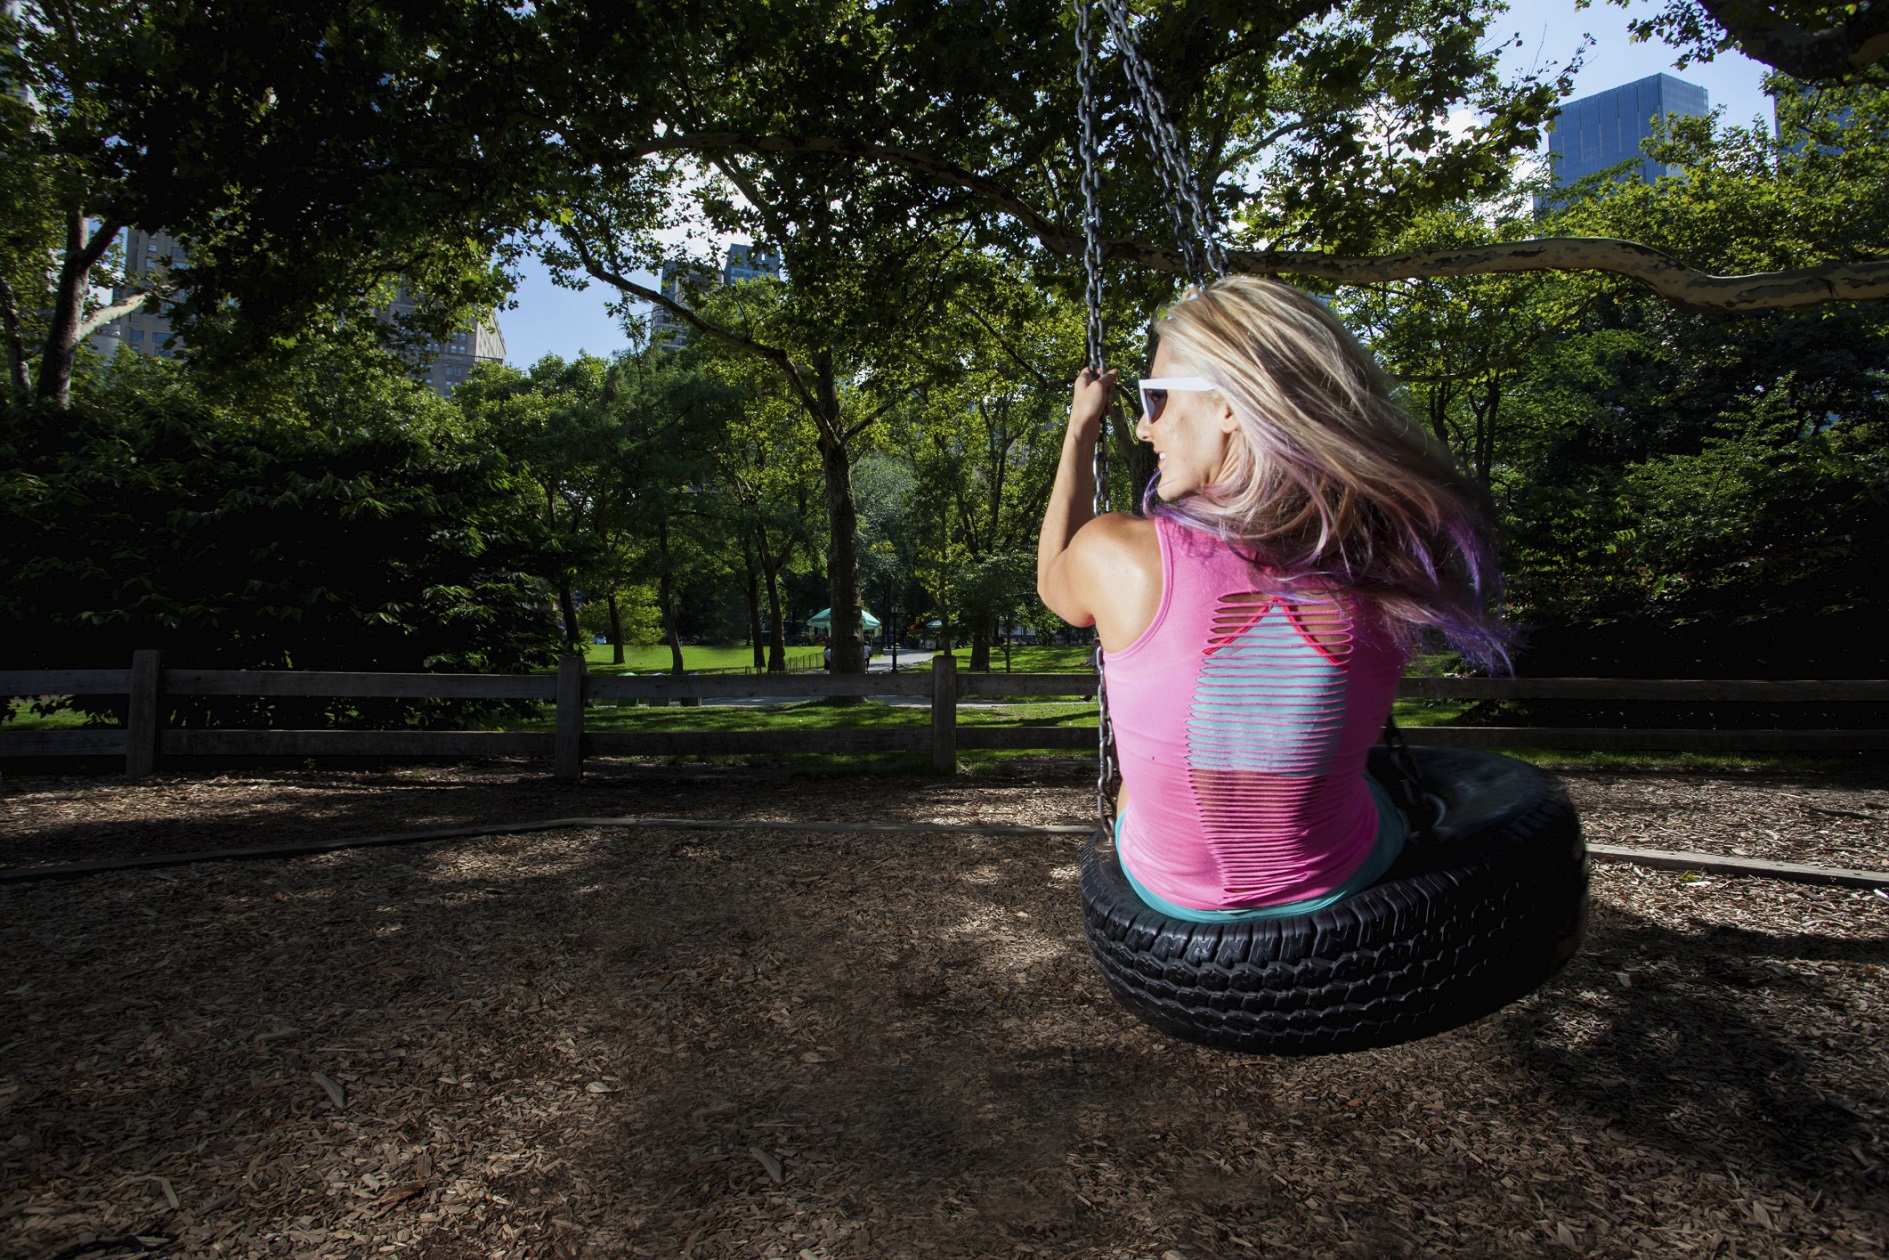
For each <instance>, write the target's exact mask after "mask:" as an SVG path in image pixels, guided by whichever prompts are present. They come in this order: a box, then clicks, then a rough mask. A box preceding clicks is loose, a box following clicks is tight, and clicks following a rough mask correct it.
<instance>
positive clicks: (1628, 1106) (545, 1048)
mask: <svg viewBox="0 0 1889 1260" xmlns="http://www.w3.org/2000/svg"><path fill="white" fill-rule="evenodd" d="M677 773H678V772H677V771H675V770H665V771H656V770H647V771H646V770H644V769H637V768H625V769H624V770H623V771H622V773H620V774H617V775H614V776H613V775H610V774H604V775H600V776H598V777H597V779H596V780H595V781H594V782H587V783H586V784H584V785H580V786H578V787H576V788H566V789H557V788H555V787H554V786H552V785H547V784H545V783H543V781H542V777H541V776H542V771H541V769H539V768H536V767H523V766H517V767H507V766H503V765H493V766H485V767H468V768H464V769H457V770H447V769H436V770H433V771H429V772H428V777H427V778H425V779H415V778H413V777H412V776H411V775H410V774H409V775H404V776H403V775H399V774H381V773H366V772H363V773H361V774H355V775H350V774H345V773H341V772H321V773H315V772H295V773H287V772H282V773H253V774H246V775H230V776H225V777H222V778H215V777H209V776H200V777H195V778H193V777H189V776H181V775H179V776H170V777H166V778H163V779H160V780H158V781H155V782H152V783H149V784H125V783H122V782H117V781H113V780H109V779H97V780H79V779H62V780H51V779H48V780H28V781H19V780H11V779H10V780H9V781H8V783H7V791H8V795H7V796H6V797H5V798H3V799H0V808H3V811H4V812H3V814H0V819H3V821H0V827H4V838H0V864H5V865H19V864H22V863H24V862H29V861H47V860H73V859H77V858H97V857H100V856H108V855H111V854H113V853H118V854H126V853H131V852H139V851H153V850H154V849H161V848H163V847H166V846H169V847H174V848H189V849H200V848H211V847H221V846H223V845H227V844H229V843H231V841H232V838H233V837H247V838H248V839H249V841H250V842H251V843H279V842H281V841H283V840H286V839H293V838H295V837H297V836H299V835H319V834H335V833H336V832H337V830H340V831H343V832H348V831H352V832H360V833H365V832H372V831H388V830H398V829H400V828H401V827H406V826H426V825H433V826H437V825H443V824H447V823H451V822H456V821H465V822H490V821H495V820H498V819H506V818H529V817H553V816H559V815H573V814H603V813H611V814H619V813H668V814H693V815H695V816H698V817H727V818H769V817H772V818H782V819H788V818H803V819H806V818H852V819H875V820H892V821H897V820H917V819H928V820H936V821H949V820H970V819H980V820H982V821H987V822H1068V821H1080V820H1081V819H1082V818H1083V816H1084V814H1085V811H1086V789H1085V787H1084V785H1083V783H1082V781H1081V772H1080V770H1079V769H1075V768H1067V767H1059V766H1057V765H1054V764H1052V763H1050V762H1049V761H1047V760H1046V761H1045V762H1044V763H1043V764H1042V765H1039V766H1036V767H1035V768H1033V769H1032V768H1028V767H1024V768H1013V769H1011V770H1010V771H1007V772H1006V773H1005V774H1002V775H995V776H991V777H988V778H983V779H973V778H960V779H958V780H955V781H951V782H949V783H940V782H935V781H926V780H892V779H888V780H857V779H855V780H805V779H791V780H784V781H767V780H761V779H757V778H755V777H754V776H753V775H751V774H749V775H746V776H745V777H743V776H741V775H737V774H734V773H732V772H731V773H729V774H727V775H717V774H707V775H703V776H698V777H697V778H698V781H696V782H677V781H676V780H675V778H674V776H675V775H676V774H677ZM1568 778H1569V782H1570V787H1571V789H1572V791H1573V792H1574V794H1575V796H1576V798H1577V800H1578V801H1579V802H1580V804H1581V807H1582V810H1583V815H1584V821H1585V823H1586V826H1587V829H1588V833H1589V835H1590V836H1592V837H1593V838H1595V839H1605V840H1607V841H1609V842H1613V843H1623V844H1633V843H1640V844H1646V845H1648V846H1650V847H1661V848H1696V849H1711V848H1714V847H1715V846H1716V851H1720V852H1736V851H1738V850H1740V849H1743V850H1744V851H1746V852H1747V853H1748V855H1751V856H1765V857H1776V858H1780V859H1783V860H1789V861H1806V862H1823V863H1826V864H1832V865H1847V866H1858V867H1866V868H1874V869H1882V868H1883V867H1885V866H1889V861H1886V860H1885V857H1884V841H1885V823H1884V821H1883V813H1882V806H1881V802H1883V801H1884V800H1885V799H1889V791H1885V788H1884V785H1883V784H1881V783H1871V782H1868V781H1848V780H1844V781H1837V780H1825V779H1818V778H1815V777H1799V778H1784V779H1779V778H1775V777H1774V778H1769V779H1766V778H1763V777H1757V776H1740V775H1730V776H1719V777H1703V776H1684V775H1655V776H1632V775H1625V774H1621V773H1618V772H1609V773H1606V774H1574V775H1569V776H1568ZM409 793H411V795H409ZM1077 848H1078V845H1077V842H1076V840H1075V839H1074V838H1067V837H1065V838H1057V839H1043V838H1034V837H995V836H981V835H969V836H942V837H941V836H918V837H909V836H901V837H885V836H868V835H863V834H857V833H854V834H835V835H808V834H798V833H785V832H766V831H759V832H709V833H701V832H696V833H680V832H658V831H636V830H626V829H601V830H595V831H567V832H549V833H540V834H534V835H528V836H515V837H500V838H493V839H481V840H475V841H460V842H441V843H434V844H425V845H416V846H411V847H401V848H393V849H379V850H363V851H356V852H343V853H335V854H329V855H325V856H320V857H311V858H302V859H295V860H281V861H277V860H271V861H253V862H245V863H219V864H209V865H200V866H188V867H181V868H176V869H172V870H166V871H161V872H148V871H147V872H135V873H122V874H111V875H103V876H97V877H92V878H88V879H83V880H74V881H58V882H45V883H35V884H23V885H15V886H10V887H4V888H0V985H3V986H4V992H3V993H0V1255H4V1256H8V1257H12V1256H18V1257H22V1258H26V1257H32V1258H35V1260H38V1258H46V1260H50V1258H51V1257H53V1256H57V1255H59V1254H60V1253H61V1252H62V1251H65V1250H67V1249H70V1248H73V1247H75V1246H78V1245H81V1244H84V1243H87V1242H89V1241H91V1240H94V1239H98V1238H120V1237H124V1236H130V1235H138V1236H143V1237H145V1238H147V1239H151V1240H153V1241H155V1240H156V1239H157V1238H158V1236H160V1235H162V1236H169V1237H170V1238H172V1239H173V1240H174V1241H172V1242H171V1243H170V1244H168V1245H167V1246H165V1247H164V1254H167V1255H175V1256H193V1257H194V1256H265V1255H267V1256H293V1257H297V1258H300V1260H307V1258H312V1257H339V1256H375V1255H382V1254H386V1255H408V1256H414V1257H433V1258H438V1260H473V1258H475V1257H479V1258H484V1257H491V1258H493V1260H501V1258H504V1257H520V1258H523V1257H575V1256H590V1255H597V1256H610V1255H639V1256H660V1257H676V1256H691V1257H709V1256H750V1257H752V1256H760V1257H770V1258H772V1257H781V1258H785V1260H806V1258H809V1257H812V1258H816V1260H817V1258H823V1257H839V1256H865V1257H878V1256H886V1257H913V1258H927V1260H928V1258H931V1257H956V1256H964V1257H986V1256H997V1257H1008V1256H1055V1257H1109V1258H1120V1260H1129V1258H1138V1260H1139V1258H1145V1260H1155V1258H1158V1257H1167V1258H1168V1260H1173V1257H1176V1256H1178V1257H1185V1258H1187V1260H1196V1258H1199V1260H1205V1258H1206V1257H1219V1256H1233V1255H1244V1254H1253V1255H1268V1256H1321V1257H1322V1256H1332V1255H1357V1256H1368V1257H1376V1256H1415V1255H1438V1256H1541V1255H1560V1254H1570V1255H1571V1254H1581V1255H1593V1256H1609V1257H1612V1256H1622V1257H1624V1256H1659V1257H1665V1256H1697V1257H1729V1256H1733V1255H1737V1256H1752V1257H1757V1256H1767V1257H1768V1256H1778V1257H1784V1256H1880V1255H1883V1254H1885V1239H1886V1238H1889V1127H1886V1122H1889V1048H1886V1047H1889V978H1886V976H1885V972H1886V971H1889V900H1885V899H1883V898H1881V897H1879V896H1877V895H1875V894H1874V893H1871V892H1867V891H1859V890H1855V889H1841V888H1821V887H1807V886H1800V885H1791V884H1785V883H1780V882H1776V881H1770V880H1761V879H1731V878H1705V879H1700V878H1697V877H1689V876H1687V875H1685V874H1682V873H1672V872H1652V871H1642V870H1636V869H1633V868H1625V867H1611V866H1607V867H1597V868H1596V869H1595V872H1594V881H1595V883H1594V915H1593V922H1592V926H1591V929H1590V933H1589V938H1588V943H1587V946H1586V948H1585V950H1584V952H1583V953H1582V954H1581V955H1580V956H1579V957H1578V958H1577V959H1576V961H1575V962H1574V963H1573V964H1572V965H1571V966H1570V967H1569V968H1568V969H1567V970H1566V971H1565V972H1563V973H1562V974H1561V975H1560V976H1559V977H1557V978H1556V979H1555V980H1554V981H1553V982H1551V983H1550V984H1549V986H1548V987H1547V988H1545V989H1544V990H1543V991H1542V992H1540V993H1538V994H1536V995H1535V996H1533V997H1531V998H1529V999H1527V1000H1525V1001H1523V1002H1521V1003H1518V1004H1517V1005H1515V1006H1513V1007H1511V1008H1509V1009H1508V1010H1506V1011H1504V1012H1502V1013H1500V1014H1499V1015H1497V1016H1494V1017H1492V1018H1490V1019H1487V1020H1484V1021H1481V1022H1480V1023H1477V1024H1475V1025H1473V1026H1471V1027H1469V1028H1466V1029H1463V1030H1460V1031H1458V1032H1456V1033H1453V1034H1450V1035H1447V1036H1443V1037H1438V1038H1433V1039H1431V1040H1428V1041H1424V1042H1420V1043H1417V1044H1414V1045H1409V1046H1403V1047H1396V1048H1391V1049H1386V1050H1379V1051H1372V1052H1367V1053H1363V1054H1356V1055H1349V1056H1342V1057H1336V1058H1323V1059H1304V1060H1294V1059H1265V1058H1253V1057H1239V1056H1228V1055H1223V1054H1217V1053H1214V1052H1210V1051H1205V1050H1201V1049H1198V1048H1196V1047H1192V1046H1188V1045H1184V1044H1180V1043H1176V1042H1173V1041H1169V1040H1166V1039H1164V1038H1162V1037H1160V1036H1158V1035H1156V1034H1154V1033H1153V1032H1151V1031H1149V1030H1147V1029H1145V1028H1143V1027H1141V1026H1140V1025H1138V1024H1135V1023H1134V1022H1132V1021H1131V1020H1129V1019H1127V1018H1125V1017H1124V1016H1123V1015H1122V1013H1121V1012H1120V1011H1119V1009H1118V1008H1117V1007H1115V1005H1114V1004H1113V1002H1112V1001H1111V1000H1110V998H1109V996H1108V994H1107V992H1106V990H1105V989H1104V988H1103V986H1102V983H1101V980H1100V978H1099V976H1098V975H1097V973H1096V972H1095V970H1094V968H1093V966H1092V965H1091V964H1090V962H1089V960H1088V958H1087V955H1086V951H1085V948H1084V945H1083V942H1082V936H1081V930H1080V926H1079V917H1078V894H1077V889H1076V878H1075V875H1076V872H1075V858H1076V852H1077ZM89 1254H91V1255H95V1256H122V1255H130V1254H132V1251H131V1249H130V1248H129V1247H120V1248H118V1249H115V1250H100V1251H94V1252H91V1253H89Z"/></svg>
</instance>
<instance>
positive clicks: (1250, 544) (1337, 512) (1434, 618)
mask: <svg viewBox="0 0 1889 1260" xmlns="http://www.w3.org/2000/svg"><path fill="white" fill-rule="evenodd" d="M1158 332H1159V334H1160V336H1161V339H1162V341H1163V342H1165V343H1166V344H1167V345H1168V346H1170V347H1171V348H1172V351H1173V353H1174V355H1175V357H1176V358H1178V359H1180V360H1181V361H1183V362H1184V363H1186V364H1187V365H1188V367H1189V368H1191V369H1192V370H1193V371H1194V372H1196V373H1198V374H1199V375H1200V376H1203V377H1205V378H1206V379H1207V380H1209V381H1212V382H1213V384H1214V385H1215V386H1216V387H1217V388H1218V389H1219V391H1220V394H1221V396H1222V397H1224V398H1225V400H1226V402H1227V404H1228V406H1229V407H1230V408H1231V409H1232V412H1233V415H1234V418H1235V420H1236V421H1237V423H1238V427H1237V429H1236V430H1235V432H1234V434H1233V438H1232V441H1231V442H1230V443H1229V455H1228V458H1229V461H1230V467H1229V470H1228V475H1227V476H1225V477H1224V478H1223V479H1222V481H1220V482H1217V483H1216V484H1214V485H1210V486H1206V487H1204V488H1202V489H1201V490H1200V491H1199V492H1197V493H1195V494H1192V495H1189V496H1187V497H1185V498H1183V499H1180V500H1178V501H1177V502H1175V503H1172V504H1164V503H1158V502H1157V501H1156V499H1155V495H1154V486H1153V485H1150V487H1149V492H1148V497H1147V500H1146V505H1147V510H1149V511H1150V512H1155V513H1159V514H1161V515H1165V516H1169V517H1171V518H1176V519H1179V520H1182V521H1184V522H1185V523H1187V524H1190V525H1193V526H1195V527H1197V528H1202V529H1206V530H1210V531H1212V532H1213V533H1215V534H1218V535H1219V536H1220V537H1221V538H1223V539H1224V540H1226V541H1227V542H1228V543H1230V544H1232V545H1234V546H1236V547H1239V548H1241V549H1242V550H1247V551H1250V552H1251V553H1252V556H1253V560H1254V562H1255V564H1256V565H1258V566H1259V568H1260V571H1261V573H1262V580H1263V581H1265V582H1266V583H1267V584H1268V585H1269V586H1270V587H1273V588H1275V589H1277V590H1279V591H1280V592H1281V593H1284V592H1285V591H1287V590H1290V589H1305V588H1306V587H1307V586H1308V585H1335V586H1342V587H1346V588H1349V589H1352V590H1356V591H1357V592H1359V593H1360V594H1364V595H1367V596H1369V597H1371V599H1372V600H1374V601H1375V603H1376V604H1377V605H1378V607H1379V608H1380V609H1381V610H1382V612H1383V613H1384V615H1385V617H1386V619H1387V621H1388V622H1389V623H1390V624H1391V625H1392V627H1393V628H1394V629H1397V630H1398V631H1399V632H1401V633H1402V634H1403V635H1404V637H1405V638H1406V641H1407V642H1408V641H1414V640H1416V639H1419V638H1422V637H1425V636H1426V633H1434V634H1435V635H1439V636H1441V637H1442V638H1444V639H1446V640H1448V641H1449V642H1450V643H1451V644H1452V645H1454V646H1455V647H1456V648H1457V649H1458V650H1459V651H1461V652H1462V653H1463V654H1464V655H1465V656H1468V657H1470V658H1471V659H1473V660H1475V661H1476V662H1478V663H1479V664H1482V665H1484V666H1499V665H1506V664H1507V659H1508V654H1507V644H1508V642H1509V639H1510V637H1511V632H1510V630H1509V629H1508V627H1507V626H1506V625H1505V624H1504V623H1503V622H1502V620H1501V618H1500V617H1499V616H1498V615H1497V614H1496V613H1495V612H1494V611H1492V607H1491V606H1492V604H1493V603H1494V602H1495V600H1496V598H1497V596H1498V594H1499V591H1500V584H1501V578H1500V574H1499V572H1498V570H1497V568H1496V564H1495V551H1494V546H1493V544H1492V541H1491V535H1492V526H1491V518H1490V513H1489V511H1488V508H1487V496H1486V494H1484V493H1483V491H1482V489H1481V487H1480V486H1478V485H1476V483H1475V482H1473V481H1472V480H1471V479H1470V478H1468V477H1467V476H1465V475H1464V474H1463V473H1462V471H1461V470H1460V469H1459V468H1458V467H1457V464H1456V461H1455V459H1454V458H1453V457H1452V456H1451V454H1450V452H1449V451H1448V449H1447V448H1445V447H1444V446H1443V445H1442V444H1441V443H1440V442H1438V441H1437V440H1436V439H1435V438H1433V437H1431V436H1430V435H1429V434H1428V433H1426V432H1424V430H1423V429H1422V427H1421V426H1419V425H1418V424H1417V422H1416V421H1415V420H1413V419H1412V418H1411V416H1410V414H1409V413H1408V412H1407V411H1405V410H1404V408H1403V407H1402V406H1400V405H1399V404H1398V403H1397V401H1396V400H1395V399H1394V398H1393V397H1392V393H1391V388H1392V387H1391V384H1390V381H1389V379H1388V378H1387V377H1385V375H1384V373H1383V372H1382V370H1380V369H1379V368H1378V366H1377V364H1376V363H1375V362H1374V361H1373V360H1372V358H1371V355H1370V353H1369V352H1368V351H1366V350H1365V349H1364V347H1363V346H1360V345H1359V344H1358V342H1357V340H1356V339H1355V338H1353V337H1352V336H1351V334H1350V333H1348V332H1347V331H1345V329H1344V327H1343V325H1341V324H1339V322H1338V321H1337V320H1336V319H1334V318H1333V317H1332V315H1331V313H1330V312H1329V311H1327V310H1326V309H1325V308H1324V307H1323V306H1322V305H1321V304H1319V303H1318V302H1317V301H1315V300H1314V299H1312V298H1311V297H1308V296H1307V295H1306V294H1304V293H1301V292H1300V291H1299V290H1297V289H1295V288H1293V287H1292V286H1290V285H1286V284H1281V283H1279V282H1278V281H1274V280H1262V279H1259V278H1257V277H1253V276H1229V277H1227V278H1225V279H1222V280H1218V281H1215V282H1214V283H1212V284H1210V285H1207V286H1206V287H1204V288H1202V289H1199V290H1196V291H1192V292H1190V294H1189V295H1188V296H1186V297H1183V298H1182V300H1180V301H1178V302H1176V303H1175V304H1174V305H1173V306H1172V307H1170V308H1169V309H1168V312H1167V314H1166V316H1165V317H1164V318H1163V320H1162V321H1161V323H1160V324H1159V325H1158Z"/></svg>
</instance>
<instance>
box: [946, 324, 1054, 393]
mask: <svg viewBox="0 0 1889 1260" xmlns="http://www.w3.org/2000/svg"><path fill="white" fill-rule="evenodd" d="M964 309H965V310H967V311H969V312H970V315H971V318H972V319H974V320H976V321H977V323H978V326H979V327H981V328H982V329H983V330H984V331H985V332H987V333H989V334H990V339H991V340H992V341H994V342H996V343H997V347H998V349H1000V350H1002V351H1003V352H1004V355H1005V357H1007V358H1008V359H1009V360H1010V361H1011V362H1012V363H1014V364H1016V365H1017V366H1018V367H1020V368H1022V369H1023V370H1024V371H1025V372H1026V373H1028V374H1029V376H1030V378H1031V379H1032V380H1034V381H1035V382H1036V383H1037V384H1038V385H1040V386H1042V387H1043V388H1044V389H1057V388H1060V386H1059V385H1058V383H1057V382H1055V381H1052V380H1050V379H1049V377H1047V376H1045V375H1043V373H1042V372H1040V371H1038V370H1037V367H1036V365H1035V364H1034V363H1031V362H1029V361H1028V360H1026V359H1025V358H1024V357H1023V356H1022V355H1020V354H1018V353H1017V352H1016V350H1015V349H1014V348H1013V347H1012V346H1011V344H1010V343H1009V342H1008V341H1006V340H1004V336H1003V334H1002V333H1000V332H998V331H997V330H996V329H995V328H992V327H991V326H990V321H989V320H987V319H985V318H984V315H983V312H982V311H979V310H978V309H977V308H976V307H975V306H966V307H965V308H964Z"/></svg>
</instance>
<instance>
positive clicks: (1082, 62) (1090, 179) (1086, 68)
mask: <svg viewBox="0 0 1889 1260" xmlns="http://www.w3.org/2000/svg"><path fill="white" fill-rule="evenodd" d="M1075 6H1076V84H1077V87H1078V88H1079V89H1080V91H1081V98H1080V101H1079V103H1078V105H1077V115H1076V116H1077V121H1078V123H1079V125H1080V130H1081V137H1080V147H1081V149H1082V268H1083V272H1084V273H1085V278H1086V280H1087V282H1088V283H1087V288H1086V292H1085V294H1084V296H1085V297H1086V299H1087V302H1088V357H1089V366H1090V367H1091V368H1093V369H1095V371H1097V372H1100V371H1101V370H1102V366H1103V364H1102V211H1101V206H1100V198H1099V196H1098V195H1097V194H1098V191H1099V189H1098V181H1097V177H1096V170H1095V166H1096V140H1095V43H1094V40H1093V38H1092V34H1091V31H1090V29H1089V0H1075ZM1094 471H1095V487H1094V495H1093V498H1092V500H1091V505H1090V506H1091V507H1092V508H1093V510H1094V512H1095V514H1096V515H1097V516H1101V515H1102V514H1103V513H1105V512H1107V511H1108V510H1109V502H1108V417H1107V416H1104V417H1103V418H1102V428H1101V431H1100V432H1099V433H1097V434H1096V442H1095V470H1094ZM1095 679H1096V682H1095V700H1096V710H1097V721H1096V743H1097V747H1096V759H1097V764H1098V765H1099V766H1100V770H1099V771H1098V772H1097V775H1096V781H1095V812H1096V816H1097V817H1098V818H1100V819H1101V820H1102V825H1103V826H1104V827H1108V826H1110V825H1112V824H1113V822H1114V821H1115V798H1114V793H1113V788H1114V785H1115V780H1116V772H1115V728H1114V726H1113V725H1112V724H1111V723H1110V722H1109V716H1108V692H1107V690H1106V689H1105V688H1104V687H1103V685H1102V649H1101V647H1100V646H1099V645H1098V646H1097V647H1096V649H1095Z"/></svg>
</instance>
